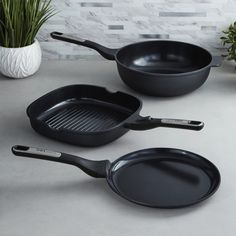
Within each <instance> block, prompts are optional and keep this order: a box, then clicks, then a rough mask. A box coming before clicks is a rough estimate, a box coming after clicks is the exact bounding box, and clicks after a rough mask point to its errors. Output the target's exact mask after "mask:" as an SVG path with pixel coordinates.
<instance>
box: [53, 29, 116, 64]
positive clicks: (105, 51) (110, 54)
mask: <svg viewBox="0 0 236 236" xmlns="http://www.w3.org/2000/svg"><path fill="white" fill-rule="evenodd" d="M51 37H52V38H53V39H57V40H61V41H64V42H68V43H74V44H77V45H80V46H84V47H88V48H92V49H94V50H96V51H97V52H98V53H99V54H100V55H102V56H103V57H104V58H106V59H108V60H115V55H116V52H117V51H118V50H119V49H112V48H107V47H105V46H102V45H100V44H98V43H95V42H92V41H89V40H85V39H82V38H79V37H76V36H73V35H69V34H64V33H60V32H52V33H51Z"/></svg>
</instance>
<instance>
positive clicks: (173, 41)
mask: <svg viewBox="0 0 236 236" xmlns="http://www.w3.org/2000/svg"><path fill="white" fill-rule="evenodd" d="M149 42H171V43H179V44H185V45H189V46H194V47H196V48H198V49H201V50H202V51H205V52H206V53H207V54H208V55H209V56H210V59H211V60H210V62H209V64H208V65H206V66H204V67H201V68H200V69H197V70H193V71H189V72H183V73H173V74H165V73H152V72H144V71H141V70H136V69H133V68H132V69H131V68H130V67H128V66H127V65H125V64H123V63H122V62H121V61H120V60H119V59H118V54H119V53H120V52H121V51H122V50H123V49H125V48H127V47H130V46H133V45H137V44H142V43H149ZM114 58H115V61H116V63H117V64H118V65H120V66H122V67H124V68H125V69H127V70H130V71H133V72H136V73H140V74H142V75H150V76H163V77H164V76H168V77H170V76H172V77H181V76H184V75H191V74H193V73H197V72H201V71H204V70H205V69H210V68H211V63H212V60H213V56H212V54H211V53H210V52H209V51H208V50H207V49H205V48H203V47H201V46H198V45H196V44H191V43H187V42H182V41H175V40H149V41H140V42H136V43H131V44H128V45H126V46H124V47H122V48H120V49H119V50H118V51H117V52H116V54H115V56H114Z"/></svg>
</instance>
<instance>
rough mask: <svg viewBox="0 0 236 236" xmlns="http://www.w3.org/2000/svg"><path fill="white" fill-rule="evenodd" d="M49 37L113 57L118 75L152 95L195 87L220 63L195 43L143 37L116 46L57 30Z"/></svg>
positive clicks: (166, 93) (177, 93)
mask: <svg viewBox="0 0 236 236" xmlns="http://www.w3.org/2000/svg"><path fill="white" fill-rule="evenodd" d="M51 37H52V38H54V39H58V40H61V41H65V42H69V43H74V44H77V45H81V46H85V47H89V48H92V49H95V50H96V51H97V52H99V53H100V54H101V55H102V56H103V57H104V58H106V59H108V60H115V61H116V63H117V67H118V71H119V74H120V77H121V79H122V80H123V81H124V82H125V83H126V84H127V85H128V86H129V87H130V88H132V89H134V90H136V91H138V92H141V93H144V94H147V95H152V96H161V97H163V96H164V97H165V96H178V95H183V94H186V93H189V92H191V91H193V90H195V89H197V88H199V87H200V86H201V85H202V84H203V83H204V82H205V81H206V79H207V77H208V75H209V73H210V68H211V67H215V66H220V63H221V59H220V57H212V55H211V53H210V52H208V51H207V50H206V49H204V48H201V47H199V46H196V45H193V44H189V43H184V42H177V41H170V40H158V41H144V42H138V43H134V44H130V45H127V46H125V47H122V48H120V49H110V48H106V47H104V46H102V45H100V44H97V43H95V42H91V41H89V40H84V39H81V38H77V37H74V36H71V35H66V34H63V33H60V32H53V33H51Z"/></svg>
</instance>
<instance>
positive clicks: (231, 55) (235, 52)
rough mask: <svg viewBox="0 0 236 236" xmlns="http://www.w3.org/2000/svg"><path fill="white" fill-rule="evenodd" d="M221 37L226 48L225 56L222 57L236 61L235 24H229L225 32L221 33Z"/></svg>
mask: <svg viewBox="0 0 236 236" xmlns="http://www.w3.org/2000/svg"><path fill="white" fill-rule="evenodd" d="M223 34H224V36H222V37H221V40H222V43H223V45H224V46H227V54H226V55H224V56H225V57H226V58H227V59H228V60H234V61H236V22H234V23H233V24H231V25H230V26H229V27H228V29H227V30H225V31H223Z"/></svg>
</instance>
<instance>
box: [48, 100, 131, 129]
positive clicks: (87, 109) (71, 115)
mask: <svg viewBox="0 0 236 236" xmlns="http://www.w3.org/2000/svg"><path fill="white" fill-rule="evenodd" d="M127 117H128V114H127V113H125V112H121V111H116V110H113V109H109V108H107V107H103V106H94V105H91V104H76V105H73V106H69V107H64V108H62V109H59V110H57V111H56V112H53V114H52V115H51V116H50V117H46V118H45V123H46V124H47V125H48V126H49V127H50V128H53V129H56V130H60V129H64V130H69V131H77V132H94V131H101V130H106V129H109V128H111V127H114V126H115V125H117V124H119V123H120V122H122V121H123V120H124V119H126V118H127Z"/></svg>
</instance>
